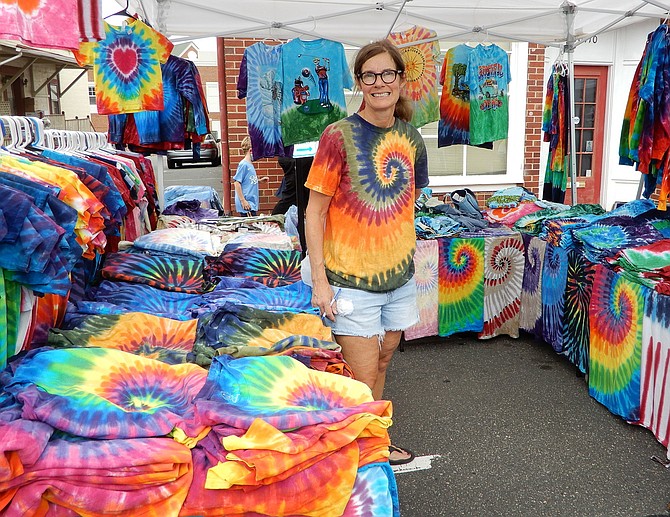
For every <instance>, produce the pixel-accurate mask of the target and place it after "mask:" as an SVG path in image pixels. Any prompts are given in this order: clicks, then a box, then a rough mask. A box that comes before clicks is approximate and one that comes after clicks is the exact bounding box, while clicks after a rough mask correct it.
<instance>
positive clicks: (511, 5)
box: [129, 0, 670, 203]
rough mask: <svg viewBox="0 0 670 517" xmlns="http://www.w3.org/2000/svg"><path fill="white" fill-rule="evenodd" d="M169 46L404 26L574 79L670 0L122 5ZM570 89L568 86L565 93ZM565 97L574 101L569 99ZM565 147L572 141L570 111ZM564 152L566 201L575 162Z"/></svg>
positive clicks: (669, 6) (152, 1) (354, 35)
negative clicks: (602, 44) (541, 63)
mask: <svg viewBox="0 0 670 517" xmlns="http://www.w3.org/2000/svg"><path fill="white" fill-rule="evenodd" d="M129 3H130V5H129V10H130V11H131V12H137V13H139V14H140V15H141V16H142V17H143V18H144V19H145V20H148V21H149V23H151V24H152V25H153V26H154V27H155V28H156V29H158V30H159V31H161V32H162V33H164V34H166V35H168V36H169V37H170V39H171V40H172V41H174V42H178V41H184V40H190V39H193V38H201V37H212V36H217V37H245V38H268V37H271V38H277V39H290V38H295V37H308V38H326V39H330V40H333V41H339V42H341V43H343V44H345V45H351V46H355V47H357V46H362V45H364V44H366V43H368V42H369V41H374V40H378V39H382V38H385V37H386V36H387V35H388V33H389V32H391V31H392V30H402V28H403V27H407V26H409V25H422V26H426V27H430V29H432V30H434V31H435V32H436V33H437V38H436V39H438V40H443V41H473V40H474V41H476V40H478V39H479V40H484V39H486V40H496V41H502V40H507V41H523V42H529V43H539V44H542V45H545V46H550V47H556V48H559V49H561V50H562V51H563V52H564V53H565V54H566V55H567V60H568V65H569V67H570V72H571V73H570V77H571V79H572V78H573V77H574V69H573V52H574V49H575V48H576V47H577V46H578V45H580V44H581V43H584V42H586V41H589V39H591V38H593V37H594V36H597V35H598V34H600V33H602V32H605V31H608V30H612V29H618V28H621V27H623V26H624V25H627V24H631V23H635V22H636V21H639V20H641V19H643V18H655V19H658V20H662V19H666V18H667V17H668V12H669V10H670V0H664V1H663V2H662V1H659V0H642V1H638V0H575V1H574V2H568V1H567V0H565V1H563V2H562V3H560V4H558V5H557V1H556V0H532V1H530V0H486V1H482V0H471V1H466V0H388V1H375V0H237V1H231V0H226V1H221V2H212V1H211V0H130V2H129ZM572 87H573V85H572V84H571V89H572ZM571 98H572V99H573V98H574V96H573V95H571ZM570 115H571V116H570V120H571V132H570V133H571V144H572V145H571V148H572V149H574V148H575V147H574V142H575V122H576V121H575V116H574V105H572V106H571V114H570ZM575 158H576V157H575V153H572V154H571V164H570V165H571V166H570V171H571V176H572V177H571V180H572V181H571V184H572V201H573V203H575V202H576V201H577V196H576V181H575V177H574V176H575V171H576V161H575Z"/></svg>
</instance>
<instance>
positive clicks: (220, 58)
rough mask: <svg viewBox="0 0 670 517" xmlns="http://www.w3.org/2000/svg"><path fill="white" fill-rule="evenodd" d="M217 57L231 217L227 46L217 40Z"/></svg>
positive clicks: (225, 191)
mask: <svg viewBox="0 0 670 517" xmlns="http://www.w3.org/2000/svg"><path fill="white" fill-rule="evenodd" d="M216 57H217V60H216V61H217V63H216V64H217V67H218V79H219V119H220V124H221V174H222V183H223V187H222V188H223V191H222V194H223V211H224V213H225V215H230V214H231V213H232V212H231V206H230V146H229V144H228V141H229V138H230V135H229V133H228V93H227V91H226V44H225V41H224V39H223V38H216Z"/></svg>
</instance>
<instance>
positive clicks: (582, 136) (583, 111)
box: [565, 65, 608, 204]
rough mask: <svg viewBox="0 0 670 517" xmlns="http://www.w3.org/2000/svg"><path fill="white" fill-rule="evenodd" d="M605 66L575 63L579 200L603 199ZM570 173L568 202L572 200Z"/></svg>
mask: <svg viewBox="0 0 670 517" xmlns="http://www.w3.org/2000/svg"><path fill="white" fill-rule="evenodd" d="M607 72H608V68H607V67H606V66H580V65H576V66H575V94H574V98H575V116H576V117H577V118H578V119H579V122H578V123H577V124H576V131H575V148H576V151H577V152H576V156H577V202H578V203H600V192H601V187H602V184H601V183H602V163H603V145H604V132H605V105H606V101H607V98H606V95H607ZM571 198H572V192H571V189H570V177H569V176H568V188H567V191H566V195H565V202H566V203H568V204H569V203H571Z"/></svg>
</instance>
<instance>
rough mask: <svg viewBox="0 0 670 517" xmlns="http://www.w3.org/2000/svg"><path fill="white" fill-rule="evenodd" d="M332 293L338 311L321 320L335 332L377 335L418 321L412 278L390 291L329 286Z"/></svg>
mask: <svg viewBox="0 0 670 517" xmlns="http://www.w3.org/2000/svg"><path fill="white" fill-rule="evenodd" d="M333 292H334V293H335V295H336V296H337V307H338V314H336V315H335V321H330V320H329V319H328V318H326V319H325V321H324V323H325V324H326V325H328V326H330V327H331V330H332V331H333V334H335V335H342V336H360V337H366V338H367V337H372V336H380V338H381V337H383V336H384V333H385V332H387V331H393V330H405V329H407V328H409V327H411V326H412V325H414V324H415V323H417V322H418V321H419V309H418V307H417V303H416V281H415V280H414V277H412V278H410V280H409V281H408V282H407V283H406V284H405V285H403V286H402V287H399V288H398V289H395V290H394V291H387V292H383V293H373V292H369V291H362V290H360V289H349V288H346V287H333ZM338 292H339V294H338ZM340 308H342V309H344V310H340ZM349 310H351V312H349ZM342 312H347V313H348V314H342Z"/></svg>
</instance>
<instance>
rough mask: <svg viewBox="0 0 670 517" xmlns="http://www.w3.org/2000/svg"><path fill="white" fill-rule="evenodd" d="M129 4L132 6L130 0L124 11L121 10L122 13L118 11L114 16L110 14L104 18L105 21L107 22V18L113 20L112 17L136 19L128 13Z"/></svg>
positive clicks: (127, 1)
mask: <svg viewBox="0 0 670 517" xmlns="http://www.w3.org/2000/svg"><path fill="white" fill-rule="evenodd" d="M129 4H130V0H126V6H125V7H124V8H123V9H121V10H120V11H117V12H115V13H113V14H108V15H107V16H105V17H104V19H105V20H106V19H107V18H111V17H112V16H128V17H130V18H135V16H134V15H132V14H130V13H129V12H128V7H129Z"/></svg>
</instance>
